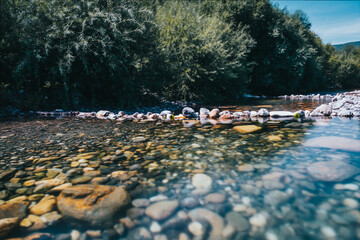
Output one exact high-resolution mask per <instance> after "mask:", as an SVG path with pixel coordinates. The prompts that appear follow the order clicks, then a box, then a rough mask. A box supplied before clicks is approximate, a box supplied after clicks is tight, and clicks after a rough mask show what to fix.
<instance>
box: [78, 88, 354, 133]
mask: <svg viewBox="0 0 360 240" xmlns="http://www.w3.org/2000/svg"><path fill="white" fill-rule="evenodd" d="M331 97H332V96H331V95H322V96H320V95H307V96H304V95H291V96H290V98H298V99H318V98H326V99H329V98H331ZM76 116H77V117H78V118H94V117H96V118H98V119H108V120H116V121H135V122H142V123H143V122H149V121H151V122H154V121H162V122H170V121H184V125H185V126H190V127H191V126H192V125H193V124H194V121H188V120H198V121H200V123H201V124H202V125H206V124H212V125H216V124H232V123H234V122H236V121H243V120H244V121H259V122H260V123H262V122H264V121H267V120H274V119H276V120H278V119H282V118H283V119H287V120H288V119H289V118H303V117H305V118H309V117H323V116H325V117H328V116H339V117H353V116H356V117H359V116H360V91H353V92H349V93H343V94H337V95H336V96H335V97H333V98H332V100H331V102H330V103H329V104H322V105H321V106H319V107H318V108H316V109H315V110H314V111H312V112H311V111H309V110H298V111H295V112H290V111H268V110H267V109H265V108H262V109H260V110H258V111H251V110H249V111H242V112H230V111H222V112H220V110H219V109H212V110H211V111H210V110H209V109H206V108H200V110H199V112H195V110H194V109H192V108H190V107H185V108H183V110H182V113H181V114H178V115H174V114H173V112H171V111H169V110H164V111H162V112H160V113H152V112H148V113H146V114H145V113H138V112H136V113H133V114H125V113H124V112H123V111H119V112H118V113H117V114H115V113H113V112H110V111H106V110H100V111H98V112H97V113H95V112H91V113H86V112H80V113H78V114H77V115H76Z"/></svg>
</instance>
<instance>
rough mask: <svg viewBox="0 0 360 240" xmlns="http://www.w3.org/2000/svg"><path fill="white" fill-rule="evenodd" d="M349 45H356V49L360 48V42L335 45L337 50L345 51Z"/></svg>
mask: <svg viewBox="0 0 360 240" xmlns="http://www.w3.org/2000/svg"><path fill="white" fill-rule="evenodd" d="M347 45H355V47H358V46H360V41H357V42H348V43H343V44H335V45H333V46H334V47H335V48H336V49H337V50H343V49H344V47H345V46H347Z"/></svg>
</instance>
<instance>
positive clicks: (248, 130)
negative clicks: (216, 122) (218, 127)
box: [233, 125, 261, 133]
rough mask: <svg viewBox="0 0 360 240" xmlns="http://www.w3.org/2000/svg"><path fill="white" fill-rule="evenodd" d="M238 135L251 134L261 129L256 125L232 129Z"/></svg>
mask: <svg viewBox="0 0 360 240" xmlns="http://www.w3.org/2000/svg"><path fill="white" fill-rule="evenodd" d="M233 129H234V130H235V131H237V132H238V133H253V132H257V131H259V130H260V129H261V127H259V126H256V125H244V126H235V127H234V128H233Z"/></svg>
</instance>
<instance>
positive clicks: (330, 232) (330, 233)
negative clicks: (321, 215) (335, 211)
mask: <svg viewBox="0 0 360 240" xmlns="http://www.w3.org/2000/svg"><path fill="white" fill-rule="evenodd" d="M321 233H322V234H323V235H324V236H325V237H326V238H335V237H336V232H335V231H334V229H332V228H331V227H329V226H323V227H321Z"/></svg>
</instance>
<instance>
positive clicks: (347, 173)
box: [307, 161, 360, 182]
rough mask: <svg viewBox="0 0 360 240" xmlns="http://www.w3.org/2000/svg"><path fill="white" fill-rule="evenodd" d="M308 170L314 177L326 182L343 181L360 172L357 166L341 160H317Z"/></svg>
mask: <svg viewBox="0 0 360 240" xmlns="http://www.w3.org/2000/svg"><path fill="white" fill-rule="evenodd" d="M307 171H308V173H309V174H310V176H312V177H313V178H314V179H316V180H320V181H326V182H341V181H344V180H346V179H348V178H351V177H353V176H355V175H357V174H359V173H360V169H358V168H357V167H355V166H353V165H350V164H348V163H345V162H339V161H323V162H316V163H313V164H311V165H309V166H308V167H307Z"/></svg>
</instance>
